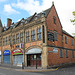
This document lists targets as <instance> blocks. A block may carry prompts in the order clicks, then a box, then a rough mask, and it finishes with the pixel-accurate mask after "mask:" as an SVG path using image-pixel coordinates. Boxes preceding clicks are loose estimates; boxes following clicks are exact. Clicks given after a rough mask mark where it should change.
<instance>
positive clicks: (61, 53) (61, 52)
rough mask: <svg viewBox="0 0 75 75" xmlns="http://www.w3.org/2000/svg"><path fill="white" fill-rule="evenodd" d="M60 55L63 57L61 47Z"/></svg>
mask: <svg viewBox="0 0 75 75" xmlns="http://www.w3.org/2000/svg"><path fill="white" fill-rule="evenodd" d="M60 57H61V58H62V57H63V51H62V49H60Z"/></svg>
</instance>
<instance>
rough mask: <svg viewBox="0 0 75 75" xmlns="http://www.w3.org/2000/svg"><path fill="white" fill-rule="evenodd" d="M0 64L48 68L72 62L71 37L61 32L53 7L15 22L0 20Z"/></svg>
mask: <svg viewBox="0 0 75 75" xmlns="http://www.w3.org/2000/svg"><path fill="white" fill-rule="evenodd" d="M0 50H1V63H3V64H12V65H22V62H23V64H24V66H26V67H29V66H30V67H34V66H36V64H37V66H38V67H42V68H48V67H50V66H53V65H61V64H64V63H74V62H75V56H74V55H75V40H74V37H73V36H71V35H70V34H69V33H67V32H66V31H64V30H63V29H62V25H61V22H60V19H59V17H58V14H57V11H56V9H55V6H54V4H52V6H51V8H49V9H47V10H45V11H43V12H40V13H38V14H37V13H34V15H32V16H30V17H28V18H27V19H24V18H22V19H21V20H20V21H18V22H16V23H12V20H11V19H9V18H8V19H7V27H3V26H2V22H1V20H0Z"/></svg>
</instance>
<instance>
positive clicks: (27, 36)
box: [26, 31, 30, 42]
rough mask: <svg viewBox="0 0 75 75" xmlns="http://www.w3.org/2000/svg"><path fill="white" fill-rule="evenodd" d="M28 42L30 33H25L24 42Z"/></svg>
mask: <svg viewBox="0 0 75 75" xmlns="http://www.w3.org/2000/svg"><path fill="white" fill-rule="evenodd" d="M29 41H30V32H29V31H28V32H26V42H29Z"/></svg>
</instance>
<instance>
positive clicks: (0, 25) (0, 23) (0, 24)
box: [0, 19, 2, 27]
mask: <svg viewBox="0 0 75 75" xmlns="http://www.w3.org/2000/svg"><path fill="white" fill-rule="evenodd" d="M0 27H2V22H1V19H0Z"/></svg>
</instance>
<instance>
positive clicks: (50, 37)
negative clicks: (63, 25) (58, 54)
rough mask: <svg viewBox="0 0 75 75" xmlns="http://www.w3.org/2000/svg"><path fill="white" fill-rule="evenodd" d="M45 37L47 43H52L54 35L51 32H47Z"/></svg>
mask: <svg viewBox="0 0 75 75" xmlns="http://www.w3.org/2000/svg"><path fill="white" fill-rule="evenodd" d="M47 35H48V40H49V41H54V34H53V33H52V32H49V31H47Z"/></svg>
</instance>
